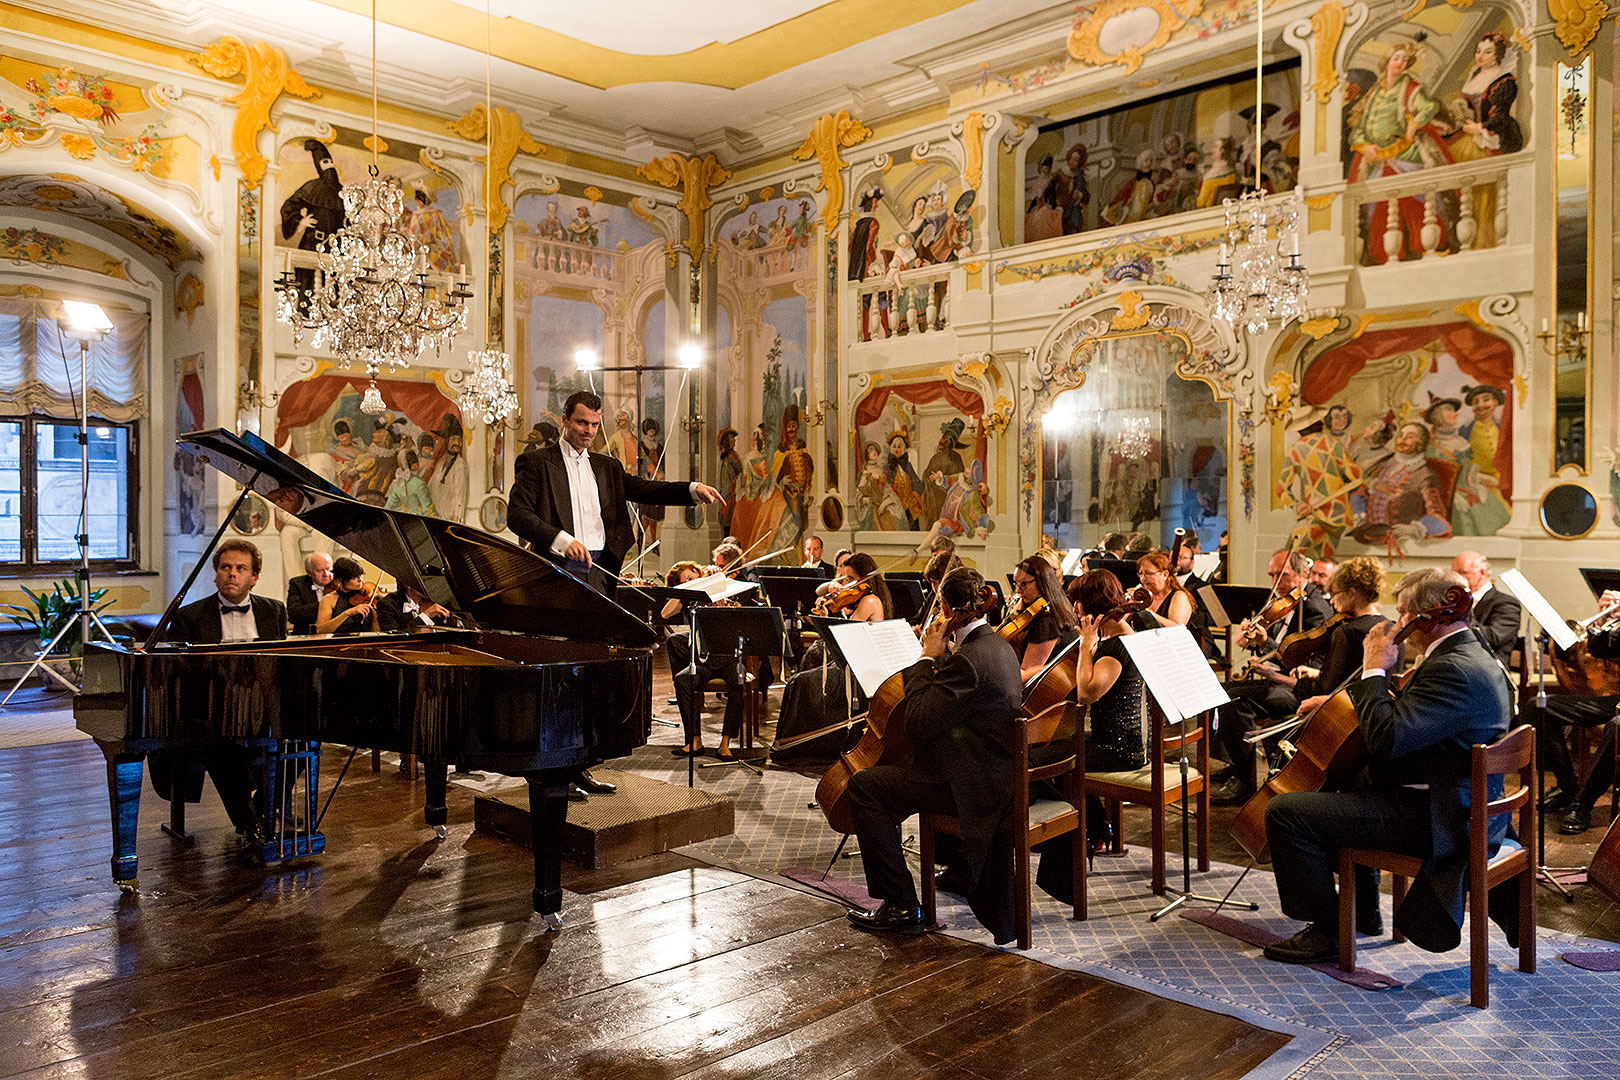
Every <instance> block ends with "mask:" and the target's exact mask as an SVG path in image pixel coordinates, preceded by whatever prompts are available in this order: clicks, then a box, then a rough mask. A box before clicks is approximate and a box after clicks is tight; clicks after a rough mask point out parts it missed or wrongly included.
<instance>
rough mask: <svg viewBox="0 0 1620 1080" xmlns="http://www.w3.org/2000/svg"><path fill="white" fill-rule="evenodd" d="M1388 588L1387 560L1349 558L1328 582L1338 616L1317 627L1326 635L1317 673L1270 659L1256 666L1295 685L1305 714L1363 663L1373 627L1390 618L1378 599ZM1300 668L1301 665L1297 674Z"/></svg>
mask: <svg viewBox="0 0 1620 1080" xmlns="http://www.w3.org/2000/svg"><path fill="white" fill-rule="evenodd" d="M1312 569H1313V570H1314V569H1315V568H1314V567H1312ZM1383 592H1384V564H1383V563H1381V562H1379V561H1378V560H1377V559H1372V558H1368V557H1366V556H1360V557H1357V558H1354V559H1346V560H1345V561H1344V565H1342V566H1340V567H1338V569H1336V570H1335V571H1334V572H1333V576H1332V577H1331V578H1330V579H1329V580H1328V584H1327V594H1328V600H1329V602H1330V603H1332V605H1333V612H1334V616H1335V617H1334V618H1332V619H1330V620H1328V621H1327V622H1325V623H1323V624H1322V625H1321V626H1320V627H1318V628H1317V629H1316V630H1315V631H1313V633H1318V634H1321V638H1320V644H1319V646H1318V651H1317V654H1316V657H1315V658H1314V659H1315V660H1316V661H1317V662H1315V663H1312V664H1311V668H1312V669H1314V670H1315V674H1310V673H1306V674H1293V675H1290V674H1285V673H1283V672H1282V671H1279V670H1278V669H1277V667H1276V666H1275V665H1274V664H1273V663H1270V662H1267V663H1261V664H1257V665H1255V671H1257V672H1258V673H1259V674H1260V675H1261V676H1262V677H1264V678H1266V679H1269V680H1271V681H1272V682H1274V683H1276V684H1277V685H1278V686H1283V687H1286V688H1288V689H1290V690H1292V691H1293V692H1294V696H1295V697H1297V698H1299V699H1300V702H1299V708H1298V710H1297V711H1298V713H1299V714H1300V715H1302V716H1303V715H1305V714H1306V713H1309V712H1311V711H1312V710H1314V709H1315V708H1316V707H1317V706H1319V705H1321V704H1322V702H1324V701H1326V700H1327V698H1328V696H1329V695H1331V694H1332V693H1334V692H1335V691H1336V690H1338V688H1339V684H1341V683H1343V682H1344V680H1345V679H1347V678H1349V677H1350V675H1351V673H1352V672H1354V671H1355V670H1356V668H1357V667H1359V666H1360V664H1361V652H1362V649H1361V646H1362V642H1363V641H1364V640H1365V639H1366V637H1367V633H1368V631H1370V630H1371V629H1372V628H1373V627H1375V626H1378V625H1381V624H1383V623H1386V622H1388V621H1389V620H1388V619H1386V618H1384V615H1383V612H1381V611H1380V610H1379V609H1378V598H1379V597H1380V596H1381V595H1383ZM1330 626H1331V629H1329V627H1330ZM1324 631H1325V633H1324ZM1299 670H1300V669H1298V668H1296V669H1295V671H1296V673H1297V672H1298V671H1299Z"/></svg>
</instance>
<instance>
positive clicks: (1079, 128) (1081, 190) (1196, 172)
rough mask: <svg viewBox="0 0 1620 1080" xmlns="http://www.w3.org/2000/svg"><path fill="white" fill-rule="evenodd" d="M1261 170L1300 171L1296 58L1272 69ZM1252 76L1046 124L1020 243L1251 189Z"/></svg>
mask: <svg viewBox="0 0 1620 1080" xmlns="http://www.w3.org/2000/svg"><path fill="white" fill-rule="evenodd" d="M1263 92H1264V100H1265V106H1264V109H1263V116H1262V118H1261V138H1260V142H1259V145H1260V171H1261V176H1262V182H1263V184H1264V185H1265V188H1266V190H1267V191H1286V190H1289V189H1291V188H1293V187H1294V184H1295V181H1296V178H1297V177H1298V174H1299V155H1300V150H1299V100H1300V86H1299V64H1298V63H1297V62H1294V63H1290V64H1287V65H1276V66H1273V67H1272V68H1270V69H1268V70H1267V72H1266V76H1265V80H1264V84H1263ZM1254 111H1255V110H1254V79H1253V78H1252V77H1241V76H1240V77H1234V78H1230V79H1223V80H1220V81H1218V82H1211V83H1206V84H1204V85H1202V86H1199V87H1196V88H1194V89H1190V90H1180V91H1176V92H1174V93H1171V94H1166V95H1164V96H1162V97H1157V98H1153V99H1151V100H1149V101H1143V102H1137V103H1135V104H1132V105H1128V106H1126V107H1124V108H1122V109H1115V110H1112V111H1110V112H1105V113H1100V114H1098V115H1095V116H1090V117H1085V118H1083V119H1079V120H1069V121H1064V122H1062V123H1058V124H1051V125H1048V126H1046V127H1043V128H1041V132H1040V135H1039V136H1037V137H1036V139H1035V141H1034V143H1032V144H1031V145H1030V148H1029V151H1028V156H1027V158H1026V166H1025V176H1024V191H1023V200H1022V214H1023V219H1024V240H1025V241H1026V242H1033V241H1036V240H1046V239H1050V238H1051V237H1054V236H1068V235H1072V234H1074V233H1082V232H1086V231H1088V230H1091V229H1100V228H1107V227H1109V226H1111V225H1127V224H1130V223H1132V222H1138V221H1147V220H1150V219H1152V218H1160V217H1166V216H1168V215H1171V214H1179V213H1183V212H1184V211H1187V210H1194V209H1200V208H1203V207H1208V206H1219V205H1221V201H1222V200H1223V199H1226V198H1236V197H1237V196H1239V195H1241V194H1242V193H1243V192H1244V191H1245V190H1249V189H1252V188H1253V186H1254V155H1255V134H1254V132H1255V120H1254Z"/></svg>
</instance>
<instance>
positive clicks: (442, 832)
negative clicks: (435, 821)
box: [433, 825, 450, 840]
mask: <svg viewBox="0 0 1620 1080" xmlns="http://www.w3.org/2000/svg"><path fill="white" fill-rule="evenodd" d="M433 835H434V837H435V838H436V839H439V840H443V839H444V838H445V837H447V836H449V835H450V829H449V828H448V827H447V826H444V825H435V826H433Z"/></svg>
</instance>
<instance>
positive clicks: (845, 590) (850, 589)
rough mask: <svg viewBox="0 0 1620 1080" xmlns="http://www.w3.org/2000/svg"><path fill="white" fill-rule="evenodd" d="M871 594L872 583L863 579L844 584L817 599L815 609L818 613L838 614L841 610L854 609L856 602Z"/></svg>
mask: <svg viewBox="0 0 1620 1080" xmlns="http://www.w3.org/2000/svg"><path fill="white" fill-rule="evenodd" d="M870 595H872V585H871V583H870V582H868V581H866V580H865V579H862V580H860V581H857V582H855V583H854V584H852V585H845V586H842V587H841V588H839V589H836V590H834V591H833V592H830V593H828V594H827V595H826V596H823V597H822V598H821V599H820V600H817V601H816V607H815V611H816V614H818V615H837V614H839V613H840V612H846V611H853V610H854V609H855V605H856V604H859V603H860V602H861V601H862V600H864V599H866V598H867V597H868V596H870Z"/></svg>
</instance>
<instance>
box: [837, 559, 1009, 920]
mask: <svg viewBox="0 0 1620 1080" xmlns="http://www.w3.org/2000/svg"><path fill="white" fill-rule="evenodd" d="M985 596H986V591H985V589H984V578H983V577H981V576H980V575H979V573H978V571H976V570H971V569H969V568H967V567H965V566H958V567H956V568H955V569H954V570H952V571H951V572H950V573H948V574H946V575H945V578H944V580H943V581H942V582H941V583H940V588H939V609H940V613H941V617H940V618H939V619H938V620H936V621H935V622H934V623H933V624H931V625H930V626H929V628H928V631H927V632H926V633H925V634H924V635H923V644H922V653H923V655H922V659H920V660H918V661H917V663H915V664H913V665H912V666H911V667H909V668H907V669H906V670H905V671H904V673H903V674H902V676H901V678H902V680H903V682H904V685H905V697H904V699H903V701H902V702H901V703H900V706H899V707H898V708H897V709H896V711H895V714H894V717H895V718H896V719H898V718H903V721H902V722H903V723H904V724H905V733H906V739H907V741H908V742H909V744H910V746H911V748H912V756H913V760H912V763H911V764H909V765H874V766H872V767H871V768H867V769H862V770H861V771H859V772H857V773H855V775H854V776H853V777H852V778H851V780H850V782H849V797H850V801H851V804H852V808H853V817H854V822H855V832H856V836H857V837H858V838H859V840H860V845H861V858H862V861H863V863H864V864H865V867H866V888H867V891H868V892H869V893H871V895H873V896H875V897H877V898H878V899H880V900H881V901H883V903H882V906H880V907H879V908H878V909H877V910H876V911H866V910H864V909H860V908H851V909H850V911H849V913H848V914H849V920H850V921H851V922H853V923H854V924H855V925H856V926H859V927H861V928H862V929H865V930H880V931H887V932H890V933H898V934H921V933H924V932H925V931H926V930H927V929H928V927H926V926H924V925H923V920H922V908H921V907H920V906H919V904H918V902H917V886H916V882H915V881H914V880H913V879H912V876H911V872H910V870H909V869H908V868H907V866H906V857H905V854H904V852H903V851H902V850H901V847H900V825H901V823H902V822H903V821H905V820H906V818H908V817H910V816H911V815H913V814H916V813H942V814H953V815H955V816H956V817H957V818H958V819H959V820H960V821H961V823H962V843H961V848H960V858H959V859H958V860H957V861H956V863H955V864H954V865H953V867H952V869H953V870H954V871H957V872H958V873H960V875H961V876H962V878H963V879H964V883H965V886H966V896H967V899H968V903H969V905H970V906H971V907H972V909H973V914H974V916H975V917H977V918H978V920H979V922H980V923H982V924H983V925H984V926H985V928H986V929H988V930H989V931H990V934H991V937H992V938H993V939H994V940H995V942H996V943H997V944H998V945H999V944H1004V943H1006V942H1008V941H1011V940H1013V938H1014V936H1015V935H1016V931H1015V929H1014V925H1013V924H1014V899H1013V877H1012V850H1011V846H1012V845H1011V836H1010V833H1009V832H1008V831H1007V830H1005V829H1004V828H1003V827H1002V826H1003V824H1004V819H1005V818H1006V816H1007V813H1008V811H1010V810H1011V809H1012V805H1013V795H1012V792H1013V788H1012V785H1013V784H1015V783H1020V782H1022V781H1021V780H1020V778H1019V776H1018V775H1017V768H1018V766H1017V754H1018V750H1017V746H1018V739H1019V727H1018V714H1019V708H1020V703H1021V701H1022V696H1023V684H1022V682H1021V680H1020V679H1019V677H1018V656H1017V654H1016V653H1014V652H1013V649H1012V646H1011V645H1008V644H1007V643H1006V642H1005V641H1003V640H1001V638H1000V637H999V636H997V634H996V633H995V631H994V630H992V629H991V628H990V626H989V624H988V623H987V622H986V621H985V619H984V616H983V615H982V614H980V613H979V612H980V611H981V609H982V607H983V606H984V600H985ZM1020 827H1021V826H1020Z"/></svg>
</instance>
